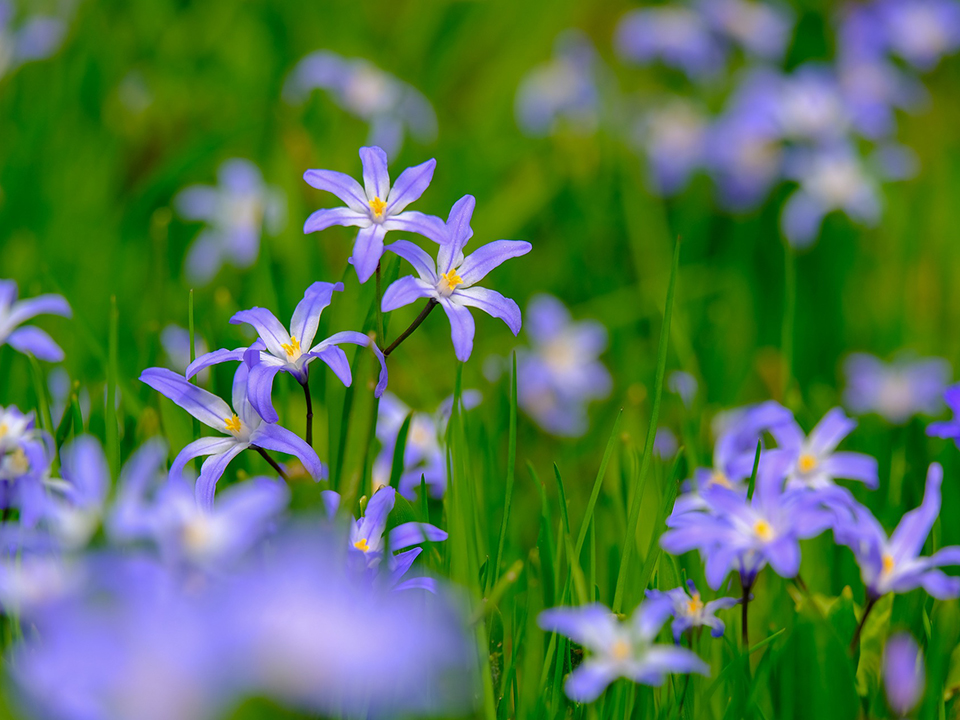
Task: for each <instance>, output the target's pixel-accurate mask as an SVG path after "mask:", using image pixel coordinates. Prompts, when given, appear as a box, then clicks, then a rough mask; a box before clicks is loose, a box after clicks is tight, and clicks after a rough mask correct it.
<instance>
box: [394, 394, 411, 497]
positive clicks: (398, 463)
mask: <svg viewBox="0 0 960 720" xmlns="http://www.w3.org/2000/svg"><path fill="white" fill-rule="evenodd" d="M412 420H413V411H412V410H411V411H410V412H408V413H407V416H406V417H405V418H404V419H403V424H402V425H401V426H400V432H398V433H397V443H396V445H394V447H393V462H392V463H391V465H390V487H392V488H393V489H394V490H396V489H397V488H398V487H400V476H401V475H403V457H404V455H405V454H406V451H407V434H408V433H409V432H410V423H411V421H412Z"/></svg>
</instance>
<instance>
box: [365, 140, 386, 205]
mask: <svg viewBox="0 0 960 720" xmlns="http://www.w3.org/2000/svg"><path fill="white" fill-rule="evenodd" d="M360 162H362V163H363V188H364V190H365V191H366V196H367V201H368V202H369V201H370V200H373V199H374V198H380V199H381V200H383V201H384V202H386V201H387V197H388V196H389V195H390V173H389V172H388V171H387V154H386V153H385V152H384V151H383V149H382V148H379V147H377V146H376V145H374V146H372V147H362V148H360Z"/></svg>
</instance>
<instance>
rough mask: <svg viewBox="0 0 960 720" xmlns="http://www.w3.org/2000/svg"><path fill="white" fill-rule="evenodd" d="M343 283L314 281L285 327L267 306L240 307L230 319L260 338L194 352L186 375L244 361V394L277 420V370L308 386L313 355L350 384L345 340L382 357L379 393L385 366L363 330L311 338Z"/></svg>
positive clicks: (267, 417) (384, 379)
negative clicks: (244, 344)
mask: <svg viewBox="0 0 960 720" xmlns="http://www.w3.org/2000/svg"><path fill="white" fill-rule="evenodd" d="M342 290H343V283H327V282H315V283H313V285H311V286H310V287H308V288H307V290H306V292H305V293H304V294H303V300H301V301H300V302H299V303H298V304H297V307H296V308H295V309H294V311H293V318H292V319H291V320H290V331H289V332H288V331H287V329H286V328H285V327H283V325H281V324H280V321H279V320H277V318H276V316H275V315H274V314H273V313H272V312H270V311H269V310H267V309H265V308H259V307H255V308H251V309H250V310H241V311H240V312H238V313H237V314H236V315H234V316H233V317H232V318H230V322H231V323H232V324H234V325H240V324H243V323H246V324H248V325H251V326H253V328H254V329H255V330H256V331H257V333H258V334H259V336H260V339H259V340H258V341H257V342H255V343H254V344H253V345H251V346H249V347H241V348H237V349H236V350H225V349H221V350H214V351H213V352H210V353H207V354H206V355H204V356H202V357H198V358H197V359H196V360H194V361H193V362H192V363H191V364H190V366H189V367H188V368H187V378H191V377H193V376H194V375H196V374H197V373H199V372H201V371H202V370H204V369H206V368H208V367H210V366H211V365H216V364H218V363H223V362H230V361H239V360H242V361H243V362H244V363H245V364H246V365H247V366H248V367H249V375H248V376H247V397H248V398H249V401H250V403H251V405H253V408H254V410H256V411H257V413H258V414H259V415H260V417H262V418H263V419H264V420H266V421H267V422H269V423H275V422H277V421H278V420H279V419H280V417H279V416H278V415H277V411H276V409H275V408H274V407H273V399H272V394H273V380H274V378H275V377H276V376H277V373H279V372H286V373H290V374H291V375H293V377H295V378H296V380H297V382H299V383H300V384H301V385H306V384H307V381H308V379H309V372H310V363H312V362H313V361H314V360H315V359H320V360H322V361H323V362H325V363H326V364H327V365H328V366H329V367H330V369H331V370H333V372H334V374H335V375H336V376H337V377H338V378H340V381H341V382H342V383H343V384H344V385H347V386H349V385H350V384H351V383H352V382H353V376H352V374H351V371H350V362H349V361H348V360H347V356H346V354H345V353H344V352H343V350H342V349H341V348H340V345H343V344H344V343H349V344H352V345H360V346H362V347H369V348H370V349H371V350H372V351H373V353H374V355H376V356H377V359H378V360H379V361H380V381H379V382H378V383H377V387H376V390H375V391H374V393H375V395H376V396H377V397H380V395H381V394H382V393H383V391H384V390H385V389H386V387H387V366H386V362H385V360H384V357H383V353H382V352H380V348H378V347H377V345H376V343H375V342H373V341H372V340H371V339H370V338H369V337H368V336H367V335H364V334H363V333H361V332H355V331H344V332H339V333H335V334H333V335H331V336H330V337H328V338H327V339H325V340H322V341H321V342H318V343H314V340H315V339H316V335H317V328H318V327H319V324H320V315H321V314H322V313H323V311H324V309H325V308H326V307H327V306H328V305H329V304H330V300H331V298H332V297H333V293H334V291H342Z"/></svg>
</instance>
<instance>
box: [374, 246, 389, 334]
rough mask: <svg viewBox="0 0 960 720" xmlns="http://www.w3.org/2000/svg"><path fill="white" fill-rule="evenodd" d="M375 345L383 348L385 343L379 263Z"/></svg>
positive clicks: (378, 268) (378, 264) (381, 273)
mask: <svg viewBox="0 0 960 720" xmlns="http://www.w3.org/2000/svg"><path fill="white" fill-rule="evenodd" d="M376 275H377V307H376V310H375V311H376V314H377V345H378V346H379V347H383V346H384V345H385V344H386V342H387V337H386V335H385V334H384V332H383V310H382V309H381V308H380V304H381V302H382V300H383V272H382V271H381V270H380V263H377V273H376Z"/></svg>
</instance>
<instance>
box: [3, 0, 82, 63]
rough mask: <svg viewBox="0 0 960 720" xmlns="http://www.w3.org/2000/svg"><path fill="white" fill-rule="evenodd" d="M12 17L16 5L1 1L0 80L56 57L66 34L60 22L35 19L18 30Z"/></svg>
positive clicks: (53, 19) (4, 0)
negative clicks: (17, 70)
mask: <svg viewBox="0 0 960 720" xmlns="http://www.w3.org/2000/svg"><path fill="white" fill-rule="evenodd" d="M13 15H14V7H13V4H12V3H11V2H8V0H0V78H2V77H3V76H4V75H5V74H6V73H7V72H8V71H13V70H15V69H16V68H17V67H19V66H20V65H23V64H24V63H27V62H31V61H33V60H43V59H45V58H48V57H50V56H51V55H53V54H54V53H55V52H56V51H57V50H58V49H59V48H60V45H61V44H62V42H63V36H64V34H65V33H66V25H65V24H64V22H63V21H62V20H61V19H59V18H56V17H50V16H45V15H34V16H33V17H30V18H27V19H25V20H24V22H23V23H22V24H21V25H20V26H19V27H16V28H15V27H13V25H12V23H11V21H12V19H13Z"/></svg>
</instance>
